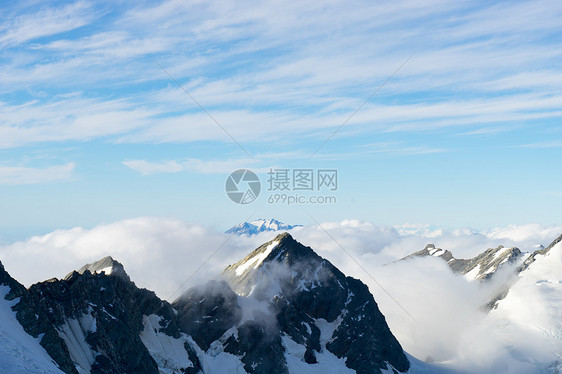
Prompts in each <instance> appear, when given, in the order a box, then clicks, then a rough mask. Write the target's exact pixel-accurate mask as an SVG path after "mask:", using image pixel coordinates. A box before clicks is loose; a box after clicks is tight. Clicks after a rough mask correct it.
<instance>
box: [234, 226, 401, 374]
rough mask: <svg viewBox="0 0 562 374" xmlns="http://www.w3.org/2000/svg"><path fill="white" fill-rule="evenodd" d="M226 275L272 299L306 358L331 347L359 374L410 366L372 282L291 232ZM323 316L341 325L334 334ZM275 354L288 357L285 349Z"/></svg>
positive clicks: (281, 330) (281, 327) (242, 289)
mask: <svg viewBox="0 0 562 374" xmlns="http://www.w3.org/2000/svg"><path fill="white" fill-rule="evenodd" d="M256 258H257V259H258V260H256ZM260 260H261V262H260ZM248 264H250V265H248ZM225 276H226V278H227V280H228V281H229V283H230V284H231V286H232V288H233V289H234V290H235V291H236V292H237V293H238V294H241V295H252V296H253V297H255V298H256V299H257V300H259V301H267V302H269V303H270V305H271V308H272V313H274V314H275V316H276V324H277V330H278V334H279V335H286V336H289V337H290V338H291V339H292V340H293V341H294V342H296V343H298V344H302V345H304V346H305V347H306V351H305V357H303V360H304V361H305V362H310V363H314V362H316V354H317V353H319V352H321V351H322V350H324V349H326V350H328V351H329V352H331V353H333V354H334V355H336V356H337V357H339V358H342V357H345V358H346V365H347V366H348V367H349V368H351V369H354V370H356V371H357V373H358V374H367V373H377V372H380V370H381V369H386V368H387V363H390V364H391V365H392V366H393V367H394V368H395V369H397V370H399V371H406V370H408V368H409V362H408V360H407V358H406V356H405V354H404V352H403V350H402V347H401V346H400V344H399V343H398V341H397V340H396V338H395V337H394V336H393V335H392V333H391V332H390V329H389V328H388V325H387V324H386V320H385V318H384V316H383V315H382V313H381V312H380V310H379V309H378V306H377V304H376V302H375V300H374V299H373V296H372V295H371V294H370V292H369V290H368V288H367V286H366V285H364V284H363V283H362V282H361V281H359V280H357V279H354V278H351V277H346V276H345V275H344V274H343V273H342V272H341V271H339V270H338V269H337V268H336V267H334V266H333V265H332V264H331V263H330V262H329V261H327V260H325V259H323V258H321V257H320V256H318V255H317V254H316V253H314V251H313V250H312V249H310V248H309V247H305V246H303V245H302V244H300V243H298V242H296V241H295V240H294V239H293V238H292V237H291V236H290V235H289V234H286V233H285V234H281V235H279V236H277V237H276V238H275V239H274V240H272V241H271V242H269V243H266V244H264V245H262V246H261V247H259V248H258V249H256V250H255V251H253V252H252V253H250V255H248V256H247V257H246V258H244V259H243V260H242V261H240V262H238V263H236V264H234V265H231V266H229V267H228V268H227V269H226V270H225ZM318 320H323V321H325V323H329V324H332V325H333V326H334V327H335V330H334V331H333V334H331V336H326V337H321V331H320V329H319V327H318ZM274 353H275V352H272V354H274ZM271 357H273V356H271ZM275 360H277V361H280V362H283V357H282V354H281V352H279V353H278V354H277V358H276V359H275ZM258 368H259V365H258ZM254 372H256V373H258V372H259V373H266V372H267V371H264V370H259V371H254Z"/></svg>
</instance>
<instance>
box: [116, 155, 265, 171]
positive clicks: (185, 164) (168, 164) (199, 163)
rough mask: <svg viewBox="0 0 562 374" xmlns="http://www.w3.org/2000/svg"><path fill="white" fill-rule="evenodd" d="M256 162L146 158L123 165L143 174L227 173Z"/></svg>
mask: <svg viewBox="0 0 562 374" xmlns="http://www.w3.org/2000/svg"><path fill="white" fill-rule="evenodd" d="M255 163H256V160H253V159H249V158H248V159H238V160H220V161H203V160H199V159H193V158H190V159H185V160H180V161H176V160H165V161H160V162H154V161H146V160H127V161H123V165H125V166H127V167H128V168H131V169H133V170H136V171H138V172H139V173H141V174H143V175H151V174H162V173H179V172H182V171H195V172H197V173H201V174H217V173H218V174H228V173H231V172H232V171H234V170H236V169H242V168H247V167H249V166H251V165H253V164H255Z"/></svg>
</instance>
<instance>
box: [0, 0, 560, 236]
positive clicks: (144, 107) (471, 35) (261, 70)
mask: <svg viewBox="0 0 562 374" xmlns="http://www.w3.org/2000/svg"><path fill="white" fill-rule="evenodd" d="M561 24H562V3H560V2H558V1H532V2H530V1H529V2H526V1H505V2H503V1H498V2H477V1H447V0H435V1H434V0H430V1H425V2H419V1H400V0H398V1H337V0H336V1H329V2H312V1H269V2H253V1H248V2H243V3H240V2H234V1H210V2H203V1H163V2H153V1H150V2H148V1H146V2H143V1H134V2H133V1H131V2H128V1H120V2H103V1H95V2H94V1H91V2H90V1H78V2H69V1H21V2H3V3H2V5H0V66H1V69H0V193H1V194H0V196H1V199H0V208H1V212H2V214H1V215H0V241H10V240H15V239H21V238H24V237H26V236H29V235H32V234H40V233H46V232H48V231H52V230H54V229H57V228H69V227H74V226H86V227H92V226H95V225H97V224H100V223H107V222H113V221H116V220H120V219H125V218H132V217H138V216H165V217H175V218H179V219H182V220H186V221H188V222H198V223H203V224H206V225H210V226H214V227H217V228H218V229H221V230H222V229H226V228H228V227H230V226H232V225H234V224H236V223H238V222H240V221H243V220H245V219H247V218H258V217H275V218H279V219H281V220H283V221H287V222H290V223H311V218H310V217H309V214H310V215H312V216H313V217H315V218H316V219H318V220H341V219H345V218H357V219H362V220H367V221H370V222H375V223H379V224H400V223H406V222H410V223H424V224H427V223H429V224H433V225H439V226H444V227H460V226H471V227H476V228H484V227H494V226H500V225H507V224H517V223H529V222H537V223H543V224H553V223H560V218H559V217H560V216H559V213H558V212H559V211H560V210H561V209H560V208H561V207H562V177H561V173H560V172H559V171H560V159H562V157H561V156H562V126H560V121H561V117H562V89H561V87H562V66H561V65H562V63H561V61H562V48H561V44H562V43H561V42H562V33H560V25H561ZM405 62H406V63H405ZM404 63H405V64H404ZM158 64H160V65H161V66H162V67H163V68H164V69H165V70H166V71H167V72H168V73H169V74H170V75H172V76H173V78H174V79H175V80H176V81H177V82H179V83H180V84H181V85H182V86H183V87H184V88H185V89H186V90H187V91H188V92H189V94H190V95H192V96H193V98H195V99H196V100H197V101H198V102H199V103H200V104H201V105H202V106H203V107H204V108H205V109H206V110H207V111H208V112H209V113H210V114H211V115H212V117H213V118H215V119H216V120H217V121H218V122H219V123H220V125H221V126H222V127H224V129H225V130H226V132H228V134H229V135H228V134H226V133H225V131H223V129H221V128H220V127H219V126H218V125H217V124H216V123H215V122H214V121H213V119H211V118H210V116H208V115H207V114H206V113H205V112H204V111H203V110H201V108H200V107H199V106H198V105H197V104H196V103H195V102H194V101H193V100H192V98H190V97H189V96H188V95H187V94H186V93H185V92H183V90H182V89H181V88H179V87H178V85H177V84H176V82H175V81H174V80H172V79H171V78H170V77H169V76H168V74H167V73H166V72H165V71H164V70H163V69H162V68H161V67H160V66H159V65H158ZM403 64H404V65H403ZM401 65H403V66H402V67H401V68H399V67H400V66H401ZM397 69H398V71H397ZM394 73H396V74H395V75H393V74H394ZM391 76H392V78H391V79H390V80H389V81H388V82H387V83H386V84H384V86H383V87H382V88H381V89H380V90H379V91H378V92H377V93H376V95H374V96H373V97H372V99H371V100H369V102H368V103H366V104H365V105H364V106H363V107H361V105H362V104H363V103H364V102H365V100H366V99H367V98H369V97H370V96H371V95H372V94H373V93H374V92H375V90H376V89H377V88H378V87H380V86H381V84H383V82H385V80H386V79H388V78H389V77H391ZM359 107H361V110H359V111H358V112H357V113H356V114H355V115H354V116H353V117H352V118H351V119H350V120H349V122H347V124H346V125H345V126H344V127H342V128H341V131H338V132H337V134H336V135H335V136H333V138H331V140H330V141H329V142H328V143H326V145H325V146H323V147H322V148H321V149H320V151H319V152H317V153H316V154H315V155H314V157H313V158H310V155H311V154H312V153H313V152H314V150H316V149H317V148H318V147H319V146H320V145H321V144H322V143H323V142H324V141H325V140H326V139H328V138H329V137H330V136H331V135H332V134H333V133H334V132H335V131H336V130H337V129H338V128H339V127H340V125H342V123H344V122H345V121H346V119H348V118H349V116H350V115H351V114H352V113H353V112H354V111H355V110H356V109H358V108H359ZM231 137H233V138H234V139H235V140H236V142H237V143H238V144H237V143H236V142H234V141H232V139H231ZM271 167H275V168H305V167H306V168H315V169H318V168H334V169H337V170H338V173H339V174H338V176H339V186H338V187H339V188H338V191H337V192H336V193H335V195H336V197H337V203H336V204H331V205H307V206H289V207H288V206H276V205H271V204H268V203H267V201H266V197H267V195H265V194H264V195H262V196H260V198H259V199H258V200H257V201H256V202H254V203H253V204H249V205H247V206H239V205H236V204H234V203H232V202H231V201H230V200H229V199H228V197H227V196H226V194H225V193H224V183H225V180H226V178H227V176H228V174H229V173H230V172H231V171H233V170H235V169H238V168H250V169H253V170H256V171H258V172H259V174H260V177H261V178H262V182H264V184H265V180H266V178H267V176H266V174H265V171H266V170H268V169H269V168H271Z"/></svg>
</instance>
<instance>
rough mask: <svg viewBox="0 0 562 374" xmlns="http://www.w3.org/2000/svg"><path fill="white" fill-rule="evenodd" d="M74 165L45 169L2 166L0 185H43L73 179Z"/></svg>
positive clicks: (0, 166)
mask: <svg viewBox="0 0 562 374" xmlns="http://www.w3.org/2000/svg"><path fill="white" fill-rule="evenodd" d="M74 168H75V165H74V163H68V164H64V165H54V166H48V167H44V168H34V167H26V166H3V165H0V185H2V184H5V185H25V184H42V183H50V182H58V181H66V180H70V179H71V178H73V176H74V175H73V171H74Z"/></svg>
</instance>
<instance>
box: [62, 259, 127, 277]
mask: <svg viewBox="0 0 562 374" xmlns="http://www.w3.org/2000/svg"><path fill="white" fill-rule="evenodd" d="M86 271H89V272H90V273H92V274H101V273H105V275H113V276H119V277H123V278H125V279H127V280H129V276H128V275H127V272H125V267H124V266H123V265H122V264H121V263H120V262H118V261H116V260H114V259H113V257H111V256H106V257H104V258H102V259H101V260H98V261H95V262H92V263H91V264H86V265H84V266H82V267H81V268H80V269H78V270H76V272H77V273H78V274H84V273H85V272H86ZM72 274H74V272H71V273H69V274H68V275H67V276H66V277H65V279H68V278H69V277H70V276H72Z"/></svg>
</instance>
